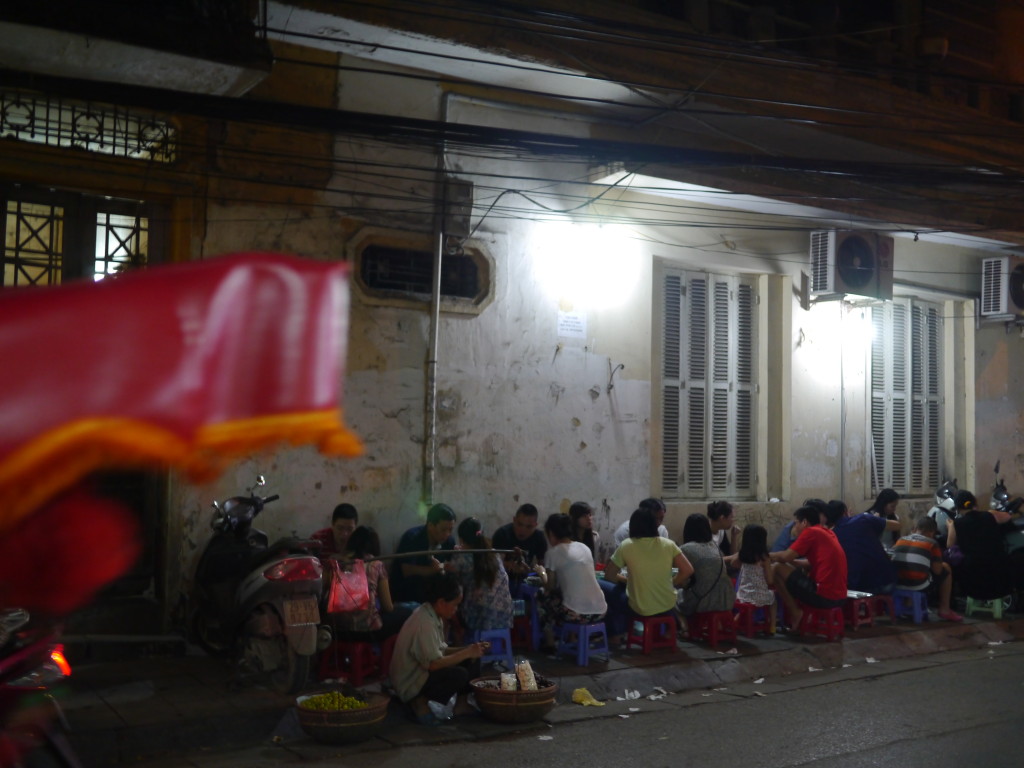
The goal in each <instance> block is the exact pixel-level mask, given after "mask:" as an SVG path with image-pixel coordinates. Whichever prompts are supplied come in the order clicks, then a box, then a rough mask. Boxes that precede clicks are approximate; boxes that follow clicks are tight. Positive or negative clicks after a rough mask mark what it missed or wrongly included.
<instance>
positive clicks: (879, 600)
mask: <svg viewBox="0 0 1024 768" xmlns="http://www.w3.org/2000/svg"><path fill="white" fill-rule="evenodd" d="M871 612H872V614H874V616H875V618H876V619H877V618H878V617H879V616H881V615H882V614H883V613H884V614H886V615H887V616H888V617H889V621H895V620H896V606H894V605H893V602H892V595H873V596H872V597H871Z"/></svg>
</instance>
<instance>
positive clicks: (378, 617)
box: [332, 525, 412, 640]
mask: <svg viewBox="0 0 1024 768" xmlns="http://www.w3.org/2000/svg"><path fill="white" fill-rule="evenodd" d="M344 554H345V557H346V558H347V559H350V560H364V561H368V562H366V563H365V568H366V586H367V588H368V590H369V593H370V605H369V607H368V608H366V610H364V611H348V612H345V613H336V614H332V619H333V624H334V629H335V632H336V633H337V636H338V639H340V640H362V639H369V640H384V639H385V638H388V637H391V635H394V634H396V633H397V632H398V630H400V629H401V628H402V624H404V623H405V620H406V619H407V618H409V615H410V614H411V613H412V611H411V610H410V609H409V608H407V607H404V606H396V605H395V604H394V601H392V599H391V586H390V584H389V582H388V571H387V568H385V567H384V563H383V561H381V560H377V559H374V558H378V557H380V537H379V536H378V535H377V531H375V530H374V529H373V528H371V527H370V526H368V525H360V526H358V527H357V528H356V529H355V530H353V531H352V533H351V535H350V536H349V538H348V541H347V542H346V544H345V552H344Z"/></svg>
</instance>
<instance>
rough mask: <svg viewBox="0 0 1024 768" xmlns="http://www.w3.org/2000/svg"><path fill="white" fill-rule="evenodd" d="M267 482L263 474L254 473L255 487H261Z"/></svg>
mask: <svg viewBox="0 0 1024 768" xmlns="http://www.w3.org/2000/svg"><path fill="white" fill-rule="evenodd" d="M266 484H267V479H266V478H265V477H264V476H263V475H256V487H257V488H262V487H263V486H264V485H266Z"/></svg>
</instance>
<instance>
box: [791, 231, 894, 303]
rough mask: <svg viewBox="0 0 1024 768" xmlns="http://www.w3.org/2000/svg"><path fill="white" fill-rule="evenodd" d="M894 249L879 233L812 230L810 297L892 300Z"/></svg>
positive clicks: (888, 238) (890, 240)
mask: <svg viewBox="0 0 1024 768" xmlns="http://www.w3.org/2000/svg"><path fill="white" fill-rule="evenodd" d="M892 251H893V248H892V238H891V237H889V236H888V235H880V234H878V233H876V232H856V231H844V230H834V229H833V230H827V231H822V232H811V296H819V297H834V298H839V297H842V296H845V295H847V294H852V295H854V296H867V297H869V298H872V299H891V298H892V268H893V256H892Z"/></svg>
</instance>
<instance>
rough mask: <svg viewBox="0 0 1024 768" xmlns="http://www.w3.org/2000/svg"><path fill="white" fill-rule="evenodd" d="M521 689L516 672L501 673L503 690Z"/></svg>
mask: <svg viewBox="0 0 1024 768" xmlns="http://www.w3.org/2000/svg"><path fill="white" fill-rule="evenodd" d="M518 689H519V681H518V680H517V679H516V673H515V672H502V673H501V690H503V691H515V690H518Z"/></svg>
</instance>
